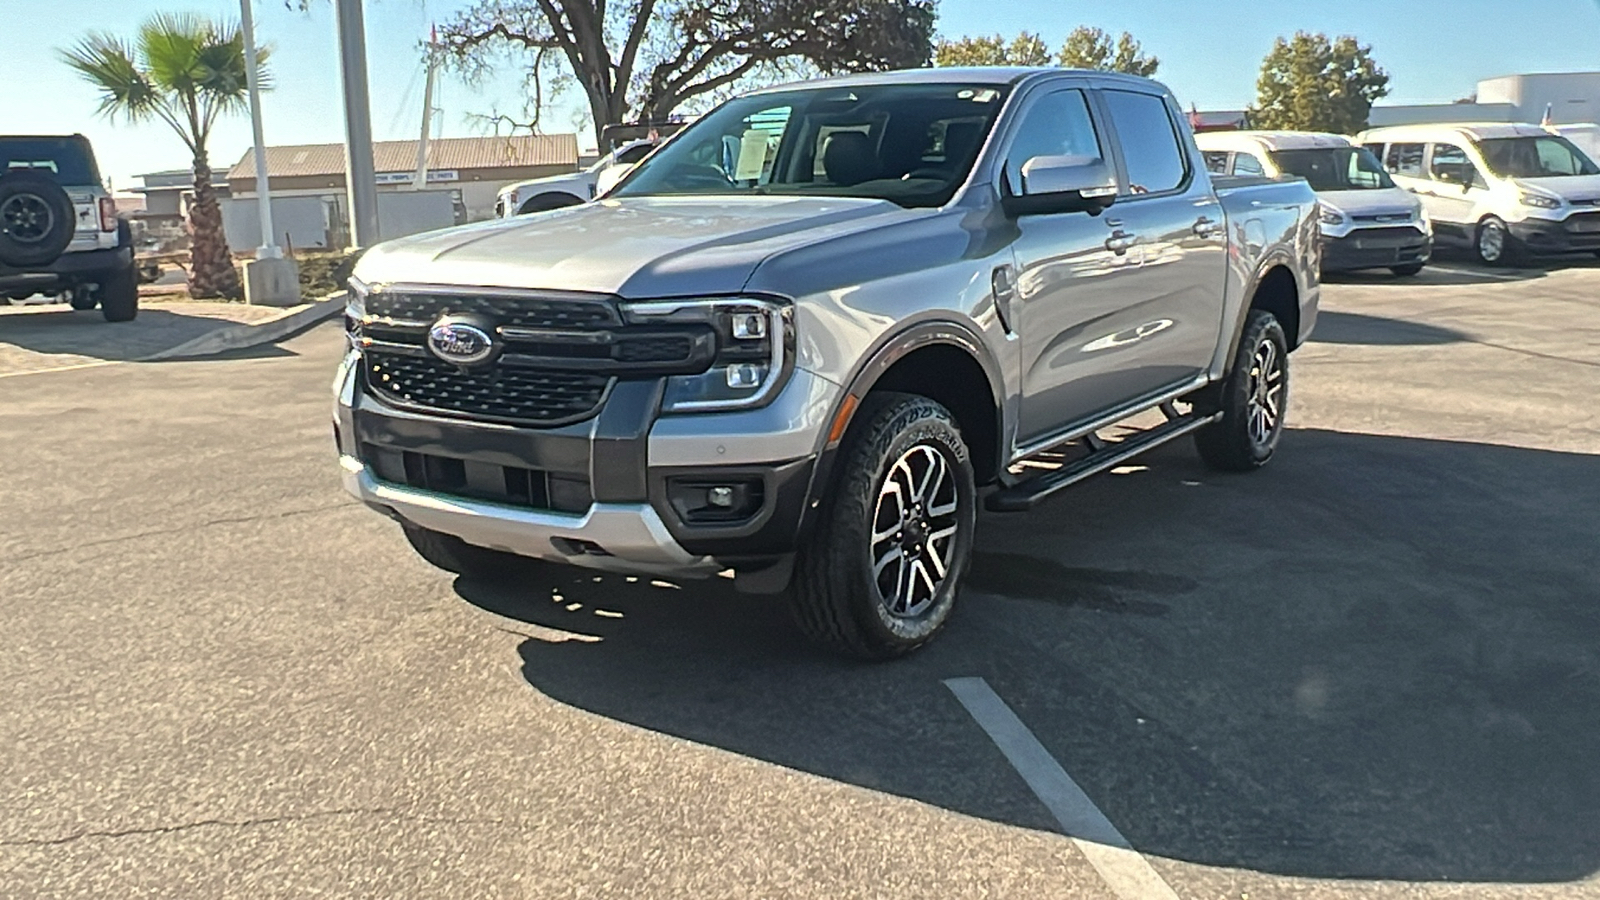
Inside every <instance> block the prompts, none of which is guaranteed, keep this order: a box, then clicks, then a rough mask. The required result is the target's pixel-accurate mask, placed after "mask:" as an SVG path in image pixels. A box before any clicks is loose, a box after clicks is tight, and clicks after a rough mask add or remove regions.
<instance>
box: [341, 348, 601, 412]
mask: <svg viewBox="0 0 1600 900" xmlns="http://www.w3.org/2000/svg"><path fill="white" fill-rule="evenodd" d="M365 370H366V378H367V385H368V386H369V387H370V388H371V390H372V392H373V393H374V394H375V395H376V396H378V397H379V398H380V399H382V400H385V401H387V402H389V403H392V404H394V405H396V406H422V407H430V408H432V409H438V410H444V411H447V412H452V413H457V414H460V415H464V416H470V417H472V418H476V419H488V420H496V421H512V422H527V423H530V424H537V425H546V426H549V425H559V424H563V423H565V422H575V421H578V420H580V419H585V418H588V417H589V416H591V415H593V414H594V413H595V412H596V411H597V410H599V408H600V404H601V403H602V402H603V401H604V400H605V397H606V391H607V389H609V388H610V387H611V382H612V378H611V376H609V375H604V374H595V373H592V372H561V371H553V370H549V369H522V368H515V367H512V366H505V365H498V366H494V367H491V368H488V369H478V370H463V369H458V368H456V367H455V366H453V365H450V364H449V363H446V362H443V361H441V360H438V359H434V358H432V357H428V356H413V355H410V354H406V353H389V352H380V351H376V350H373V349H370V348H369V349H368V350H367V351H366V357H365Z"/></svg>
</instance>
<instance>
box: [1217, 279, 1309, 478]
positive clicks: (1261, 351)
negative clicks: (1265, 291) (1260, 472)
mask: <svg viewBox="0 0 1600 900" xmlns="http://www.w3.org/2000/svg"><path fill="white" fill-rule="evenodd" d="M1220 402H1221V407H1220V408H1221V412H1222V418H1221V419H1218V420H1217V421H1215V422H1213V423H1211V424H1210V425H1207V426H1206V427H1204V428H1202V429H1200V430H1199V431H1197V432H1195V436H1194V443H1195V448H1196V449H1197V450H1199V451H1200V458H1201V459H1203V460H1205V462H1206V465H1208V466H1210V467H1211V468H1213V469H1218V470H1221V471H1223V472H1248V471H1250V470H1252V469H1259V468H1261V467H1262V466H1264V465H1266V464H1267V461H1268V460H1270V459H1272V454H1273V452H1274V451H1276V450H1277V449H1278V438H1280V437H1281V436H1282V435H1283V417H1284V413H1286V412H1288V410H1289V344H1288V341H1286V340H1284V337H1283V326H1282V325H1279V324H1278V319H1277V317H1275V316H1273V314H1272V313H1269V312H1267V311H1266V310H1264V309H1253V310H1251V311H1250V316H1249V318H1247V319H1245V324H1244V334H1243V335H1241V336H1240V338H1239V350H1238V352H1237V353H1236V354H1235V355H1234V357H1233V369H1232V370H1231V371H1230V372H1229V373H1228V378H1227V380H1226V381H1224V382H1223V383H1222V391H1221V394H1220Z"/></svg>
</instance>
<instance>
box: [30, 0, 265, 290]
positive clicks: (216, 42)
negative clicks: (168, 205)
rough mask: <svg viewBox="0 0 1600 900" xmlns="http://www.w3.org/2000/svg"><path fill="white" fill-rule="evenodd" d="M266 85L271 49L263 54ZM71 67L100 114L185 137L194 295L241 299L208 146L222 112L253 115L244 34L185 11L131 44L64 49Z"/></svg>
mask: <svg viewBox="0 0 1600 900" xmlns="http://www.w3.org/2000/svg"><path fill="white" fill-rule="evenodd" d="M258 54H259V55H258V56H257V59H258V60H259V61H260V68H259V75H260V77H261V80H262V84H263V86H265V84H266V70H265V61H266V58H267V51H266V50H265V49H262V50H260V51H258ZM61 57H62V59H63V60H64V61H65V62H66V63H67V65H69V66H71V67H72V68H74V69H76V70H77V71H78V73H79V74H80V75H82V76H83V77H84V79H85V80H86V81H88V82H89V83H90V84H92V85H94V86H95V87H96V88H99V90H100V113H101V115H104V116H105V117H107V118H109V119H112V120H115V119H117V118H119V117H120V118H122V119H124V120H126V121H128V122H147V121H150V120H152V119H159V120H161V121H163V122H165V123H167V124H168V125H170V126H171V127H172V130H173V131H175V132H177V133H178V137H180V138H182V139H183V143H184V145H185V146H187V147H188V148H189V152H190V154H191V155H192V157H193V159H194V203H192V204H190V206H189V239H190V242H191V243H190V255H191V259H190V264H189V293H190V294H191V295H192V296H195V297H237V296H239V273H238V272H237V271H235V269H234V267H233V258H232V257H231V256H230V255H229V254H228V241H227V238H226V237H225V236H224V235H223V233H222V210H221V209H220V208H219V207H218V206H217V195H216V193H215V192H214V191H213V190H212V189H211V160H210V156H209V154H208V153H207V151H206V144H207V142H208V141H209V140H210V138H211V129H212V126H213V125H215V124H216V121H217V119H218V117H220V116H221V115H222V114H223V113H235V112H242V111H245V110H246V109H248V103H249V94H248V90H247V87H246V83H245V61H244V36H243V35H242V34H240V31H239V27H238V25H236V24H233V23H231V22H219V21H213V20H210V19H206V18H204V17H202V16H198V15H192V14H184V13H158V14H156V15H154V16H151V17H150V18H149V19H146V20H145V22H144V24H143V25H141V26H140V27H139V33H138V36H137V37H136V38H135V39H134V40H133V41H132V42H129V41H125V40H123V39H121V38H118V37H116V36H114V35H111V34H106V33H104V32H95V33H91V34H89V35H87V36H85V37H84V38H83V39H82V40H80V41H78V43H77V45H76V46H74V47H72V48H71V49H68V50H63V51H61Z"/></svg>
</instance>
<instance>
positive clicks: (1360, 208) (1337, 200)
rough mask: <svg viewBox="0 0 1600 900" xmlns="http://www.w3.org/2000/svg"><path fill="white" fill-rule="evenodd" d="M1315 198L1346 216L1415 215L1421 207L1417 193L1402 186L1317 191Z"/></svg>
mask: <svg viewBox="0 0 1600 900" xmlns="http://www.w3.org/2000/svg"><path fill="white" fill-rule="evenodd" d="M1317 199H1318V200H1319V201H1321V202H1322V203H1323V204H1325V205H1327V206H1331V207H1333V208H1334V209H1337V210H1339V211H1340V212H1342V213H1344V214H1345V215H1347V216H1351V217H1355V216H1389V215H1401V214H1405V215H1416V214H1417V212H1418V210H1420V209H1422V202H1421V201H1420V200H1418V199H1417V195H1416V194H1413V193H1411V192H1410V191H1408V190H1406V189H1404V188H1384V189H1382V190H1371V191H1318V192H1317Z"/></svg>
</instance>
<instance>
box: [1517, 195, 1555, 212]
mask: <svg viewBox="0 0 1600 900" xmlns="http://www.w3.org/2000/svg"><path fill="white" fill-rule="evenodd" d="M1522 203H1523V205H1524V206H1532V207H1534V208H1536V209H1560V208H1561V201H1560V200H1557V199H1556V198H1554V197H1546V196H1545V195H1543V194H1523V195H1522Z"/></svg>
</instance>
